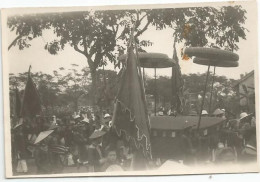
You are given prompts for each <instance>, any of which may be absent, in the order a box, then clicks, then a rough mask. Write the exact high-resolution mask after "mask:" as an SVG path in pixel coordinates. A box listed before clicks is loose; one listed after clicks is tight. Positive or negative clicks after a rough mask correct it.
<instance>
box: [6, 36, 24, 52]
mask: <svg viewBox="0 0 260 182" xmlns="http://www.w3.org/2000/svg"><path fill="white" fill-rule="evenodd" d="M22 37H23V36H22V35H18V36H17V37H16V38H15V39H14V40H13V42H12V43H11V44H10V45H9V46H8V51H9V50H10V49H11V47H12V46H14V45H15V44H16V42H17V40H18V39H20V38H22Z"/></svg>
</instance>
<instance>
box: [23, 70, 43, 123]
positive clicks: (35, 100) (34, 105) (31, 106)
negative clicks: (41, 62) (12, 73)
mask: <svg viewBox="0 0 260 182" xmlns="http://www.w3.org/2000/svg"><path fill="white" fill-rule="evenodd" d="M40 113H41V101H40V96H39V93H38V91H37V89H36V87H35V84H34V82H33V80H32V77H31V74H30V69H29V73H28V78H27V83H26V86H25V90H24V96H23V103H22V108H21V117H30V118H32V117H35V116H36V115H37V114H40Z"/></svg>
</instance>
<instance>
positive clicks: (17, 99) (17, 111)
mask: <svg viewBox="0 0 260 182" xmlns="http://www.w3.org/2000/svg"><path fill="white" fill-rule="evenodd" d="M20 113H21V99H20V95H19V90H18V89H17V88H16V89H15V115H16V117H17V118H19V117H20Z"/></svg>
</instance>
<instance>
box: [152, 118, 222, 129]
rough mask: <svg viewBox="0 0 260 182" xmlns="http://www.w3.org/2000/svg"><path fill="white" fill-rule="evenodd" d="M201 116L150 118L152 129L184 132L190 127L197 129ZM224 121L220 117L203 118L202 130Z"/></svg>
mask: <svg viewBox="0 0 260 182" xmlns="http://www.w3.org/2000/svg"><path fill="white" fill-rule="evenodd" d="M198 120H199V116H177V117H173V116H153V117H150V122H151V128H152V129H161V130H183V129H185V128H187V127H189V126H192V127H193V128H196V127H197V123H198ZM222 121H224V120H223V119H222V118H219V117H202V118H201V123H200V128H201V129H204V128H208V127H211V126H214V125H217V124H220V123H221V122H222Z"/></svg>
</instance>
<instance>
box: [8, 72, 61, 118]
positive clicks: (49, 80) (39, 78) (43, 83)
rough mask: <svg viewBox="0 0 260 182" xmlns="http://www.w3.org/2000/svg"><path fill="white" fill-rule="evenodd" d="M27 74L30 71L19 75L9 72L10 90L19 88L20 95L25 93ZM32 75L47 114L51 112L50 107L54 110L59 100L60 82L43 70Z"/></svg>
mask: <svg viewBox="0 0 260 182" xmlns="http://www.w3.org/2000/svg"><path fill="white" fill-rule="evenodd" d="M27 75H28V72H25V73H19V74H18V75H14V74H12V73H11V74H9V85H10V91H11V90H14V89H16V88H18V89H19V90H20V91H21V92H20V95H23V94H24V89H25V84H26V81H27ZM31 77H32V79H33V81H34V83H35V85H36V87H37V90H38V92H39V95H40V99H41V104H42V105H43V106H44V109H46V112H47V113H46V114H49V112H50V107H51V108H52V110H53V108H54V106H55V105H56V102H58V99H57V96H58V94H59V92H60V89H59V86H58V83H57V82H56V81H55V80H54V77H53V76H52V75H50V74H46V73H42V72H36V73H31Z"/></svg>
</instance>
